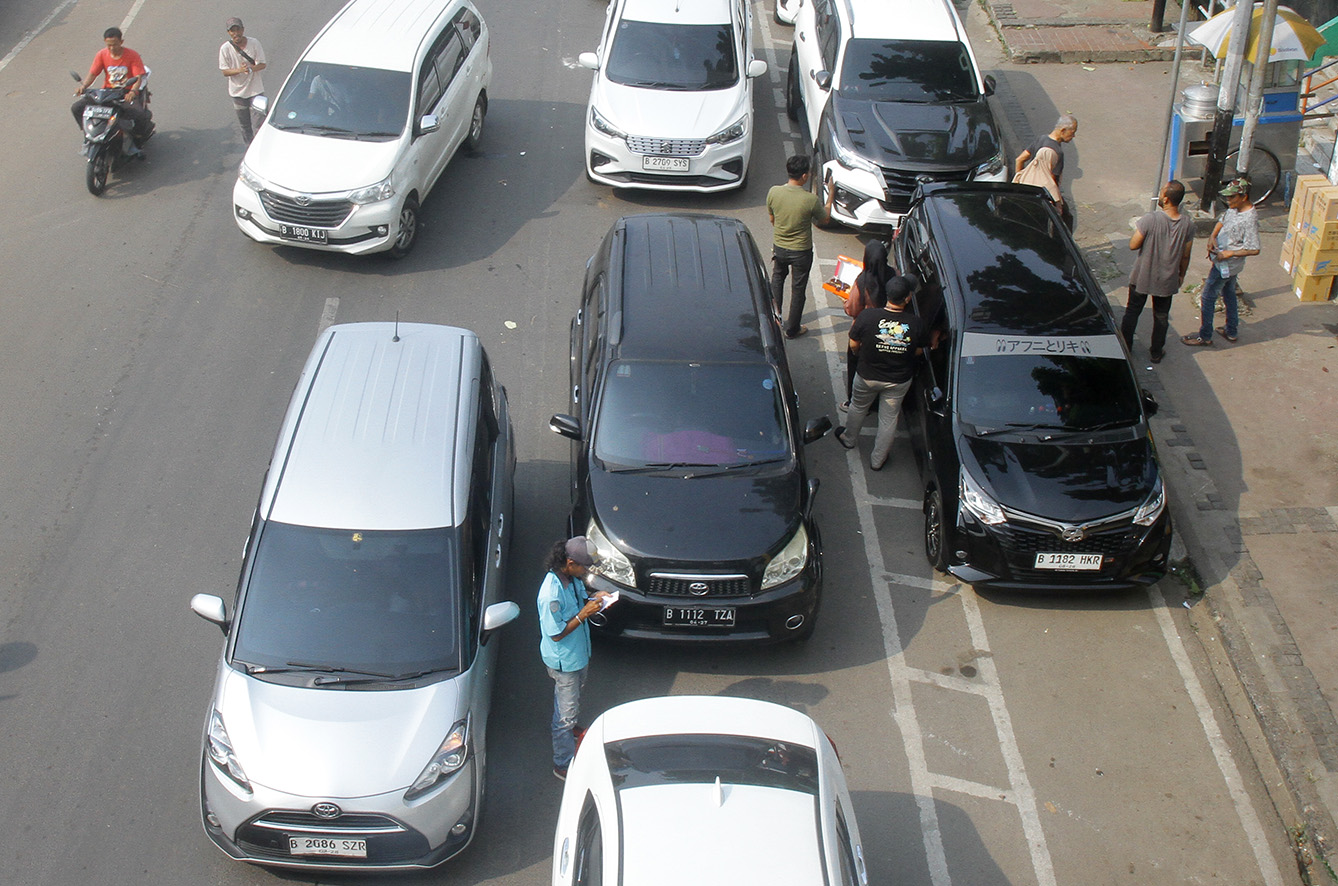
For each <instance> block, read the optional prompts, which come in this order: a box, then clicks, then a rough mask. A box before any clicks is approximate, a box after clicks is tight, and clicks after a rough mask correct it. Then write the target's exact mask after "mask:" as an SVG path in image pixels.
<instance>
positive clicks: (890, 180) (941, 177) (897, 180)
mask: <svg viewBox="0 0 1338 886" xmlns="http://www.w3.org/2000/svg"><path fill="white" fill-rule="evenodd" d="M882 172H883V183H884V185H885V186H886V188H887V199H886V200H884V201H882V205H883V208H884V209H885V210H887V211H888V212H891V213H894V214H897V215H902V214H904V213H905V212H906V211H907V210H908V209H910V208H911V194H912V193H914V191H915V189H916V187H917V186H919V184H920V180H921V179H924V180H925V181H928V182H964V181H969V180H970V179H971V170H970V169H956V170H949V171H947V172H912V171H908V170H904V169H894V168H893V167H890V166H884V167H882Z"/></svg>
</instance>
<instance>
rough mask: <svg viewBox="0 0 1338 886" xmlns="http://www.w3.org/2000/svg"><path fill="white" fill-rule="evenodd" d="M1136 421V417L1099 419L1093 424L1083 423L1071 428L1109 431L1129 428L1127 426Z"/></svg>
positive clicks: (1131, 425)
mask: <svg viewBox="0 0 1338 886" xmlns="http://www.w3.org/2000/svg"><path fill="white" fill-rule="evenodd" d="M1137 422H1138V419H1133V420H1130V419H1127V418H1120V419H1116V420H1115V421H1099V422H1097V423H1096V424H1094V425H1083V426H1082V427H1080V428H1073V430H1075V431H1109V430H1113V429H1114V428H1129V427H1133V426H1134V425H1135V424H1136V423H1137Z"/></svg>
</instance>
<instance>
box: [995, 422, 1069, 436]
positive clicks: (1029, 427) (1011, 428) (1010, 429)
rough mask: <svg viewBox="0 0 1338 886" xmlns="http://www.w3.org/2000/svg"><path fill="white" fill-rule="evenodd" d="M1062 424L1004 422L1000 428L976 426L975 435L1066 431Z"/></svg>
mask: <svg viewBox="0 0 1338 886" xmlns="http://www.w3.org/2000/svg"><path fill="white" fill-rule="evenodd" d="M1068 430H1071V429H1070V428H1066V427H1064V426H1063V425H1048V424H1027V423H1026V422H1018V421H1010V422H1005V423H1004V426H1003V427H1001V428H981V427H977V428H976V436H977V437H992V436H994V435H995V434H1019V433H1025V432H1026V431H1068Z"/></svg>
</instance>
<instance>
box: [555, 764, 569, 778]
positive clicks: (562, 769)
mask: <svg viewBox="0 0 1338 886" xmlns="http://www.w3.org/2000/svg"><path fill="white" fill-rule="evenodd" d="M553 775H555V776H557V780H558V781H566V780H567V767H566V766H554V767H553Z"/></svg>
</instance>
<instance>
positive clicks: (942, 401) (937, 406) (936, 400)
mask: <svg viewBox="0 0 1338 886" xmlns="http://www.w3.org/2000/svg"><path fill="white" fill-rule="evenodd" d="M947 406H948V398H947V397H946V396H944V394H943V389H942V388H940V387H939V386H938V385H934V386H933V387H932V388H930V389H929V409H930V411H931V412H933V413H934V414H935V415H942V414H943V410H944V409H946V408H947Z"/></svg>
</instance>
